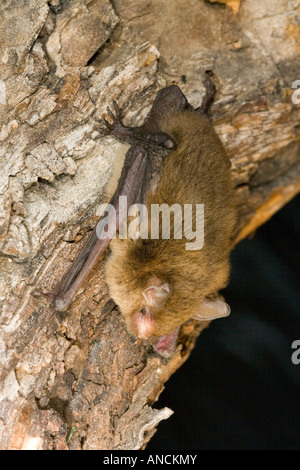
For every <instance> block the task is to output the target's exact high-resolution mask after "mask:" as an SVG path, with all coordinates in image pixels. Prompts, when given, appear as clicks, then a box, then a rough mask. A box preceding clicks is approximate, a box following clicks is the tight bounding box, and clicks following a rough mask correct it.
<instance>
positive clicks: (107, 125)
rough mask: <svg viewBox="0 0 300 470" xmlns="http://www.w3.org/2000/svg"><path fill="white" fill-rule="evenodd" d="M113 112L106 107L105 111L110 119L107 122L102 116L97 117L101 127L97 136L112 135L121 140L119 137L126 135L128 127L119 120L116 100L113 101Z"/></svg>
mask: <svg viewBox="0 0 300 470" xmlns="http://www.w3.org/2000/svg"><path fill="white" fill-rule="evenodd" d="M113 107H114V112H113V111H112V110H111V109H110V108H109V107H108V108H107V113H108V115H109V117H110V119H111V122H109V121H108V120H107V119H105V118H104V117H103V116H102V117H101V119H99V121H100V123H101V124H102V126H103V127H101V129H100V130H99V137H103V136H105V135H114V136H115V137H117V138H119V139H120V140H121V137H124V135H127V133H128V129H130V128H127V127H126V126H124V124H123V123H122V121H121V117H120V116H121V113H120V108H119V106H118V104H117V102H116V101H113Z"/></svg>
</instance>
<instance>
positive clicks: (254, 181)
mask: <svg viewBox="0 0 300 470" xmlns="http://www.w3.org/2000/svg"><path fill="white" fill-rule="evenodd" d="M226 3H227V5H225V4H226ZM299 15H300V1H296V0H294V1H290V0H276V1H274V0H266V1H264V2H258V1H254V0H228V1H225V0H222V1H221V0H220V1H217V2H216V1H214V2H213V0H211V2H209V1H203V0H187V1H186V2H184V8H183V6H182V0H173V1H171V2H167V1H164V0H149V1H148V2H145V1H143V0H127V1H126V2H124V1H121V0H114V1H113V2H109V0H73V1H72V2H68V1H66V0H61V1H60V0H50V1H48V2H46V0H32V1H31V2H28V1H25V0H20V1H18V2H17V3H15V2H12V1H7V2H5V3H4V4H3V3H2V4H1V6H0V24H1V28H0V36H1V50H0V54H1V60H0V66H1V77H0V78H1V80H0V113H1V116H0V120H1V126H0V140H1V157H0V158H1V174H0V188H1V192H0V207H1V212H0V214H1V219H0V224H1V225H0V242H1V243H0V248H1V258H0V264H1V275H0V286H1V287H0V288H1V297H0V300H1V305H2V313H1V338H0V362H1V382H0V387H1V392H0V416H1V420H0V443H1V444H0V446H1V448H2V449H28V448H30V449H67V448H71V449H140V448H143V446H145V444H146V443H147V442H148V440H149V439H150V438H151V436H152V435H153V433H154V432H155V427H156V426H157V424H158V423H159V422H160V421H161V420H162V419H166V418H168V417H169V416H170V414H171V413H172V411H171V410H170V409H168V408H164V409H162V410H158V409H155V408H153V406H152V405H153V403H154V402H155V401H156V400H157V398H158V396H159V394H160V393H161V391H162V390H163V388H164V383H165V382H166V381H167V380H168V378H169V377H170V375H171V374H172V373H174V371H175V370H176V369H177V368H178V367H180V366H181V365H182V364H183V362H184V361H185V360H186V359H187V358H188V356H189V354H190V352H191V350H192V349H193V346H194V344H195V341H196V338H197V336H198V335H199V333H200V331H201V330H202V329H203V328H204V327H205V326H207V323H200V322H196V321H192V320H191V321H190V322H188V323H187V324H185V325H184V326H183V327H182V329H181V334H180V343H179V345H178V347H177V350H176V352H175V354H174V355H173V356H172V357H171V358H170V359H168V360H167V359H163V358H162V357H159V356H158V355H157V354H155V353H154V352H153V351H152V349H151V347H149V346H147V345H145V344H143V343H140V342H133V340H132V338H131V337H130V336H129V334H128V333H127V331H126V328H125V326H124V321H123V318H122V316H121V315H120V314H119V313H118V311H117V310H116V309H115V308H114V305H113V303H112V302H111V301H109V299H108V295H107V289H106V286H105V283H104V279H103V270H102V263H101V260H100V262H99V264H98V266H97V269H95V270H94V271H93V273H92V274H91V276H90V277H89V279H88V282H86V284H85V286H84V288H83V289H81V291H80V293H79V294H78V295H77V297H76V300H75V302H74V303H73V304H72V306H71V308H70V309H69V311H68V312H67V313H66V314H62V313H58V312H56V311H54V310H53V308H52V307H51V305H49V302H48V301H47V299H46V298H44V297H43V296H40V297H37V296H34V295H32V292H33V291H36V290H40V291H45V292H49V291H50V290H51V289H53V287H54V286H55V285H56V284H57V282H58V281H59V279H60V278H61V276H62V274H63V273H64V272H65V270H66V269H67V267H68V266H69V265H70V263H71V260H72V259H73V258H74V257H75V255H76V253H77V252H78V251H79V250H80V248H81V247H82V245H83V243H84V241H85V240H86V237H87V236H88V233H87V232H89V231H90V230H91V229H92V228H93V226H94V225H95V223H96V221H97V206H98V204H100V203H101V201H102V200H103V189H104V187H105V185H106V183H107V181H108V180H109V176H110V172H111V167H112V160H113V158H114V157H115V155H116V153H117V152H120V151H122V152H123V151H124V146H123V145H121V144H119V143H117V142H116V141H114V140H113V139H112V138H110V137H106V138H102V139H96V137H97V136H98V131H97V126H98V124H97V119H99V118H100V116H101V115H102V114H103V113H105V111H106V108H107V106H108V105H111V103H112V101H113V100H116V101H117V102H118V104H119V105H120V108H121V109H122V111H123V115H124V118H125V119H124V121H125V124H130V125H133V124H134V125H139V124H141V122H142V121H143V118H144V117H145V115H146V113H147V111H148V110H149V107H150V105H151V103H152V102H153V98H154V96H155V94H156V92H157V90H158V89H160V88H162V87H163V86H166V85H169V84H172V83H177V84H178V85H179V86H180V88H181V89H182V91H183V92H184V93H185V94H186V95H187V97H188V99H189V101H190V103H191V104H192V105H199V103H200V101H201V96H202V94H203V92H204V88H203V85H202V79H203V74H204V72H205V70H208V69H209V70H213V72H214V77H215V82H216V86H217V98H216V101H215V104H214V106H213V109H212V113H213V115H212V118H213V121H214V124H215V128H216V131H217V132H218V134H219V135H220V138H221V139H222V141H223V143H224V146H225V148H226V149H227V152H228V154H229V156H230V158H231V160H232V174H233V177H234V181H235V186H236V195H237V200H238V205H239V226H238V230H237V233H236V241H239V240H241V239H242V238H244V237H246V236H248V235H249V234H251V233H252V232H253V231H255V229H256V228H257V227H258V226H259V225H261V224H263V223H264V222H266V221H267V220H268V219H269V218H270V217H271V216H272V215H273V214H274V213H275V212H276V211H277V210H279V209H280V208H281V207H282V206H283V205H284V204H285V203H287V202H288V201H289V200H290V199H291V198H292V197H294V196H295V195H296V194H297V193H298V192H299V190H300V159H299V121H300V111H299V109H300V105H299V104H298V105H297V104H293V103H292V93H293V92H294V97H295V93H296V91H295V90H293V89H292V83H293V82H294V81H295V80H296V79H300V69H299V60H298V58H299V50H300V39H299V21H298V20H297V18H299ZM294 101H295V99H294ZM296 101H297V100H296ZM212 184H213V182H212ZM223 321H226V320H223ZM68 435H69V442H66V440H67V439H66V438H67V436H68Z"/></svg>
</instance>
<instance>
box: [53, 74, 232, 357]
mask: <svg viewBox="0 0 300 470" xmlns="http://www.w3.org/2000/svg"><path fill="white" fill-rule="evenodd" d="M206 86H207V93H206V95H205V97H204V100H203V103H202V106H201V107H200V108H198V109H197V110H194V109H193V108H192V107H191V106H190V105H189V104H188V102H187V100H186V98H185V97H184V95H183V94H182V93H181V91H180V90H179V88H177V87H175V86H171V87H168V88H165V89H163V90H161V91H160V92H159V93H158V94H157V97H156V100H155V102H154V105H153V107H152V110H151V112H150V114H149V116H148V118H147V119H146V121H145V124H144V125H143V126H142V127H141V128H125V127H124V126H123V125H122V123H121V121H120V120H119V116H118V112H117V108H116V116H114V115H113V114H112V113H111V112H110V116H111V118H112V119H113V124H110V123H108V122H107V121H105V125H106V126H107V127H108V129H109V132H110V133H112V134H113V135H115V136H116V137H117V138H118V139H119V140H121V141H126V142H128V141H129V142H131V143H132V146H131V148H130V150H129V151H128V152H127V155H126V159H125V164H124V167H123V170H122V175H121V177H120V180H119V184H118V188H117V190H116V192H115V194H114V196H113V198H112V200H111V203H112V204H113V205H114V206H115V207H117V206H118V196H120V195H127V196H128V198H129V200H128V206H129V205H131V204H133V203H134V202H144V203H145V205H146V208H147V210H148V215H149V229H148V231H147V234H148V239H141V238H138V239H136V240H134V239H130V238H127V239H119V238H117V239H114V240H112V241H111V242H110V248H111V253H110V255H109V257H108V260H107V262H106V267H105V273H106V281H107V284H108V287H109V291H110V295H111V297H112V298H113V300H114V301H115V302H116V303H117V304H118V305H119V307H120V310H121V312H122V313H123V315H124V316H125V318H126V323H127V326H128V329H129V331H130V332H132V333H133V334H134V335H135V336H137V337H139V338H141V339H145V340H150V341H152V342H156V350H157V351H158V352H160V353H161V354H163V355H168V354H169V353H170V352H171V351H172V350H173V349H174V344H175V342H176V337H177V332H178V329H179V327H180V325H181V324H183V323H184V322H185V321H187V320H188V319H189V318H191V317H194V318H197V319H199V320H204V321H207V320H212V319H214V318H217V317H222V316H226V315H228V314H229V311H230V309H229V307H228V305H227V304H225V303H224V302H223V301H221V300H220V299H219V298H218V297H217V296H216V294H217V292H218V290H219V289H221V288H223V287H224V286H225V285H226V283H227V281H228V276H229V252H230V244H231V236H232V231H233V227H234V223H235V210H234V204H233V197H232V193H233V191H232V184H231V178H230V162H229V159H228V157H227V155H226V153H225V150H224V148H223V146H222V144H221V142H220V140H219V138H218V137H217V135H216V133H215V131H214V130H213V128H212V126H211V124H210V122H209V120H208V119H207V117H206V116H205V115H204V113H205V112H206V110H207V108H208V105H209V102H210V101H211V99H212V96H213V91H214V89H213V87H212V84H211V82H210V81H209V80H208V81H207V82H206ZM137 181H139V184H137ZM153 204H159V205H161V204H167V205H168V206H172V205H173V204H177V212H178V211H179V212H181V211H182V214H184V205H187V204H189V205H192V207H193V216H192V221H193V224H194V225H193V226H192V227H193V229H195V223H196V220H195V219H196V215H195V214H196V212H195V209H196V204H203V205H204V243H203V246H202V248H201V249H193V250H187V249H186V248H187V245H186V244H187V243H188V242H190V241H191V240H188V239H187V238H186V237H185V236H183V237H182V238H177V236H178V233H176V230H175V236H174V231H173V229H174V223H175V215H174V217H171V230H170V236H171V237H170V239H163V238H162V236H160V237H159V238H158V239H151V230H150V226H151V208H152V207H153ZM183 222H184V223H185V220H184V221H183ZM190 222H191V220H190ZM122 223H123V221H122V220H121V221H120V225H121V224H122ZM160 225H161V224H160ZM118 229H119V226H118V227H116V230H118ZM177 232H178V231H177ZM95 233H96V232H95ZM95 233H94V234H93V235H92V237H91V239H90V242H89V245H87V248H85V249H84V250H85V251H83V254H82V255H81V258H80V256H79V259H77V260H75V265H73V268H72V269H71V271H70V272H69V273H68V274H67V275H66V276H65V278H64V280H63V281H62V283H60V285H59V286H58V288H57V289H56V292H55V294H56V301H55V302H56V306H57V307H58V308H61V307H63V308H66V306H67V305H68V304H69V302H70V300H71V299H72V296H73V295H74V293H75V292H76V290H77V289H78V286H79V285H80V284H81V283H82V282H83V280H84V279H85V277H86V276H87V273H88V272H89V271H90V269H91V268H92V267H93V265H94V264H95V262H96V261H97V257H98V256H99V253H100V252H102V251H103V250H104V249H105V247H106V246H107V245H108V241H107V240H98V239H97V236H96V235H95ZM144 235H145V233H144ZM186 236H188V234H187V233H186Z"/></svg>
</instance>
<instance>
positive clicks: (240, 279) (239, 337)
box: [147, 196, 300, 450]
mask: <svg viewBox="0 0 300 470" xmlns="http://www.w3.org/2000/svg"><path fill="white" fill-rule="evenodd" d="M299 248H300V196H297V197H296V198H295V199H294V200H293V201H291V202H290V203H289V204H288V205H287V206H285V207H284V208H283V209H282V210H281V211H280V212H279V213H277V214H276V215H275V216H274V217H273V218H272V219H271V220H270V221H269V222H268V223H266V224H265V225H264V226H263V227H261V228H260V229H259V230H258V231H257V233H256V235H255V237H254V238H253V239H252V240H244V241H243V242H241V243H240V244H239V245H238V246H237V247H236V249H235V250H234V251H233V253H232V256H231V260H232V273H231V281H230V284H229V286H228V288H227V289H226V290H225V291H224V292H223V294H224V296H225V298H226V301H227V302H228V303H229V304H230V306H231V315H230V317H228V318H225V319H220V320H216V321H214V322H212V323H211V324H210V326H209V328H208V329H207V330H204V331H203V333H202V334H201V335H200V337H199V339H198V341H197V345H196V348H195V349H194V351H193V353H192V355H191V357H190V358H189V359H188V361H187V362H186V364H185V365H184V366H183V367H182V368H181V369H179V370H178V371H177V372H176V373H175V374H174V375H173V376H172V377H171V379H170V380H169V382H167V384H166V390H165V391H164V392H163V393H162V395H161V397H160V399H159V401H158V402H157V403H156V405H155V406H156V407H157V408H162V407H163V406H168V407H170V408H171V409H172V410H174V412H175V413H174V415H173V416H172V417H171V418H169V419H168V420H167V421H163V422H162V423H160V424H159V426H158V431H157V433H156V434H155V436H154V437H153V438H152V440H151V441H150V443H149V444H148V446H147V449H148V450H188V449H190V450H191V449H203V450H204V449H300V364H299V365H294V364H293V363H292V361H291V355H292V353H293V351H294V350H293V349H292V348H291V344H292V342H293V341H294V340H297V339H298V340H300V289H299V285H300V250H299Z"/></svg>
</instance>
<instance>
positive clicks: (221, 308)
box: [192, 298, 230, 320]
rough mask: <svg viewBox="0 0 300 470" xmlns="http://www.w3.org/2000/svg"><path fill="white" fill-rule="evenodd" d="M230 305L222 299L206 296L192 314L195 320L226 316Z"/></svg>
mask: <svg viewBox="0 0 300 470" xmlns="http://www.w3.org/2000/svg"><path fill="white" fill-rule="evenodd" d="M229 314H230V307H229V305H228V304H226V302H224V300H221V299H209V298H206V299H204V300H203V302H201V304H200V305H199V308H198V310H197V312H196V313H195V314H194V315H193V316H192V318H194V319H195V320H214V319H215V318H222V317H227V316H228V315H229Z"/></svg>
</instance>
